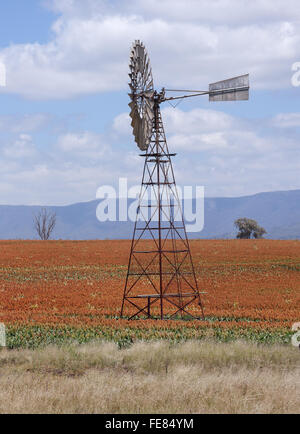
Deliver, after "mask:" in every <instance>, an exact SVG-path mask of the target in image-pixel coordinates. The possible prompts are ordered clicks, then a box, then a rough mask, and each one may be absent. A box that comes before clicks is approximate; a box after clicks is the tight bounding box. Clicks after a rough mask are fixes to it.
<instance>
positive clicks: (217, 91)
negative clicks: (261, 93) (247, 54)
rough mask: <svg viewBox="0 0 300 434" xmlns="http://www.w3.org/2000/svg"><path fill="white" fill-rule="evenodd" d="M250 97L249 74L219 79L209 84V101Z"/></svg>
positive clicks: (246, 98)
mask: <svg viewBox="0 0 300 434" xmlns="http://www.w3.org/2000/svg"><path fill="white" fill-rule="evenodd" d="M248 99H249V74H245V75H239V76H238V77H233V78H228V79H227V80H221V81H217V82H216V83H211V84H210V85H209V101H237V100H238V101H241V100H248Z"/></svg>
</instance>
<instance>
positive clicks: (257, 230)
mask: <svg viewBox="0 0 300 434" xmlns="http://www.w3.org/2000/svg"><path fill="white" fill-rule="evenodd" d="M234 226H235V227H236V228H237V229H238V233H237V236H236V237H237V238H240V239H249V238H251V237H252V238H256V239H258V238H263V235H264V234H266V233H267V231H266V230H265V229H264V228H262V227H261V226H259V225H258V223H257V222H256V221H255V220H252V219H247V218H246V217H244V218H239V219H237V220H236V221H235V222H234Z"/></svg>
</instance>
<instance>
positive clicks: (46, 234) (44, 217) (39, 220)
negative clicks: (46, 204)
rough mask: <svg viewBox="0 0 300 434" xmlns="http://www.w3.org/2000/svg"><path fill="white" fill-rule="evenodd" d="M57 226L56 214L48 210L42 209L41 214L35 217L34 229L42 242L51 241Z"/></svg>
mask: <svg viewBox="0 0 300 434" xmlns="http://www.w3.org/2000/svg"><path fill="white" fill-rule="evenodd" d="M55 225H56V214H55V213H51V212H48V211H47V210H46V208H42V209H41V210H40V212H39V213H38V214H37V215H35V216H34V228H35V230H36V232H37V234H38V236H39V237H40V239H41V240H49V238H50V235H51V233H52V232H53V230H54V228H55Z"/></svg>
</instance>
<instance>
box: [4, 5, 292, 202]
mask: <svg viewBox="0 0 300 434" xmlns="http://www.w3.org/2000/svg"><path fill="white" fill-rule="evenodd" d="M299 21H300V6H299V3H298V1H296V0H288V1H283V0H264V1H263V0H260V1H258V0H257V1H256V0H253V1H252V2H247V1H245V0H222V1H220V2H216V1H208V0H201V1H198V0H197V1H196V0H187V1H185V2H182V1H180V0H172V1H171V0H160V1H158V0H139V1H137V0H128V1H126V2H124V1H121V0H115V1H113V0H111V1H108V0H107V1H106V0H85V2H82V1H80V0H44V1H39V0H26V2H25V1H24V0H10V2H3V4H2V5H1V13H0V29H1V33H0V61H1V62H3V63H4V64H5V66H6V71H7V85H6V87H0V203H1V204H41V205H42V204H67V203H73V202H79V201H87V200H92V199H94V198H95V195H96V190H97V188H98V187H99V186H101V185H105V184H109V185H117V184H118V179H119V177H128V179H129V183H131V184H136V183H139V181H140V177H141V173H142V163H143V161H142V159H141V158H139V157H138V152H137V148H136V145H135V143H134V141H133V137H132V135H131V131H130V121H129V118H128V106H127V104H128V96H127V93H128V89H127V82H128V76H127V64H128V55H129V50H130V45H131V43H132V42H133V40H134V39H141V40H143V41H144V42H145V45H146V47H147V49H148V52H149V55H150V59H151V64H152V70H153V77H154V83H155V85H156V86H157V88H158V89H160V88H161V87H162V86H165V87H168V88H170V87H173V88H174V87H178V86H180V87H183V88H195V87H196V88H200V89H203V88H206V87H207V85H208V84H209V83H210V82H213V81H217V80H220V79H223V78H224V79H225V78H228V77H230V76H235V75H239V74H244V73H247V72H249V73H250V85H251V93H250V100H249V101H248V102H245V101H241V102H234V103H209V102H208V101H207V99H206V97H204V98H203V97H202V98H195V99H193V100H188V101H184V102H182V103H181V104H180V105H179V106H178V107H177V108H176V109H173V108H171V107H170V106H169V105H168V104H165V105H164V106H163V107H162V109H163V118H164V121H165V128H166V133H167V138H168V142H169V146H170V148H171V149H172V150H174V151H176V152H177V154H178V155H177V157H175V161H174V166H175V175H176V178H177V182H178V183H179V184H181V185H195V184H198V185H204V187H205V191H206V195H207V196H241V195H246V194H254V193H257V192H261V191H274V190H289V189H297V188H300V177H299V170H300V147H299V141H300V140H299V139H300V109H299V97H300V86H293V85H292V82H291V79H292V75H293V74H294V73H293V72H292V65H293V64H294V63H295V62H300V25H299V24H300V22H299ZM296 84H297V83H296ZM299 84H300V83H299Z"/></svg>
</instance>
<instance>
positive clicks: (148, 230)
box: [121, 94, 204, 319]
mask: <svg viewBox="0 0 300 434" xmlns="http://www.w3.org/2000/svg"><path fill="white" fill-rule="evenodd" d="M159 101H160V95H159V94H156V95H155V97H154V118H153V124H152V134H151V140H150V143H149V147H148V149H147V151H146V153H144V154H142V155H141V156H142V157H144V158H145V164H144V171H143V177H142V185H141V192H140V197H139V205H138V208H137V216H136V222H135V227H134V232H133V238H132V243H131V251H130V257H129V265H128V271H127V277H126V282H125V288H124V295H123V303H122V309H121V316H123V315H124V313H125V312H126V310H127V317H129V318H130V319H132V318H135V317H137V316H139V315H141V316H146V317H147V318H160V319H166V318H174V317H176V316H177V315H181V316H184V315H188V316H189V317H194V318H199V313H200V316H202V318H204V312H203V306H202V302H201V298H200V292H199V289H198V284H197V279H196V275H195V269H194V265H193V261H192V256H191V251H190V245H189V241H188V238H187V234H186V229H185V223H184V218H183V213H182V208H181V201H180V198H179V196H178V192H177V188H176V183H175V177H174V172H173V167H172V161H171V157H173V156H175V155H176V154H170V153H169V149H168V145H167V141H166V136H165V132H164V127H163V122H162V117H161V112H160V107H159Z"/></svg>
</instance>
